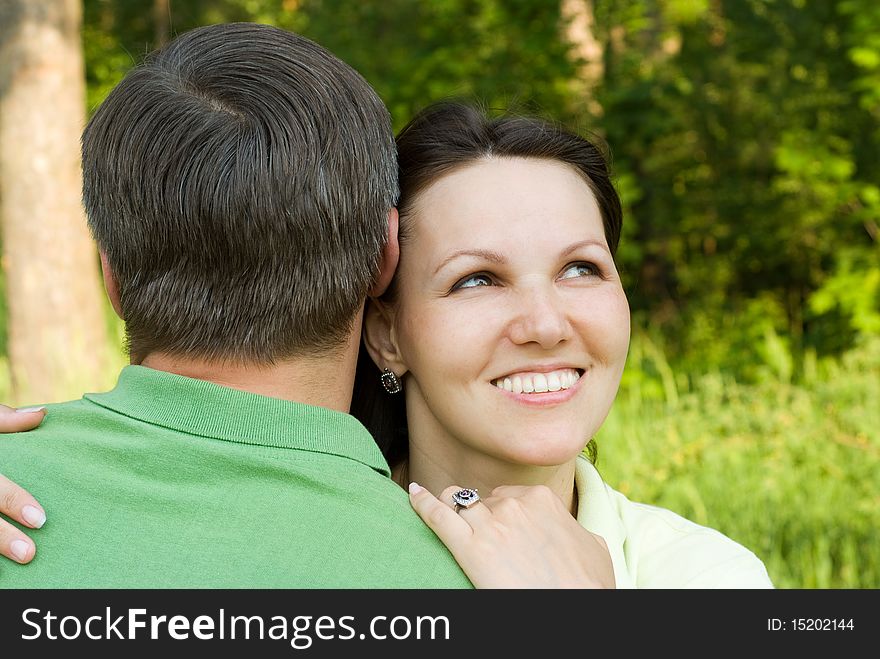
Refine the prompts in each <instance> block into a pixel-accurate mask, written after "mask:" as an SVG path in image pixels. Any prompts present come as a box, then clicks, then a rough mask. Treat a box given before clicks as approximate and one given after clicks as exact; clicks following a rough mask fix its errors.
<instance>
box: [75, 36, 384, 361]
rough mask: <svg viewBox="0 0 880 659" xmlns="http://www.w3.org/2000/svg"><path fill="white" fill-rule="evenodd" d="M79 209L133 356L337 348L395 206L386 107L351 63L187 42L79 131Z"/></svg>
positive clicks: (258, 46)
mask: <svg viewBox="0 0 880 659" xmlns="http://www.w3.org/2000/svg"><path fill="white" fill-rule="evenodd" d="M83 174H84V181H83V197H84V201H85V206H86V211H87V214H88V218H89V225H90V227H91V229H92V233H93V235H94V237H95V239H96V241H97V242H98V245H99V247H100V248H101V249H102V250H103V251H104V252H105V254H106V256H107V260H108V262H109V264H110V269H111V271H112V273H113V275H114V277H115V280H116V284H117V287H118V292H119V298H120V305H121V311H122V315H123V317H124V319H125V323H126V329H127V334H128V341H129V348H130V351H131V353H132V356H133V358H134V359H135V361H139V360H140V359H142V358H143V357H144V356H146V355H147V354H149V353H152V352H163V353H167V354H172V355H178V356H182V357H188V358H199V359H208V360H224V361H234V362H239V363H246V362H259V363H271V362H273V361H276V360H278V359H284V358H288V357H295V356H307V355H320V354H325V353H327V352H330V351H332V350H333V349H334V348H336V347H338V346H339V345H340V343H341V342H342V341H343V340H344V339H345V338H346V336H347V335H348V334H349V333H350V331H351V329H352V321H353V319H354V317H355V315H356V313H357V310H358V309H359V307H360V305H361V303H362V302H363V300H364V297H365V296H366V293H367V291H368V289H369V287H370V285H371V283H372V282H373V280H374V278H375V276H376V274H377V271H378V266H379V258H380V254H381V250H382V246H383V244H384V242H385V239H386V237H387V214H388V211H389V209H390V208H391V207H392V206H393V204H394V201H395V199H396V196H397V182H396V176H397V171H396V161H395V152H394V141H393V137H392V134H391V127H390V120H389V116H388V112H387V110H386V109H385V106H384V105H383V104H382V102H381V100H380V99H379V98H378V96H377V95H376V93H375V91H374V90H373V89H372V88H371V87H370V86H369V85H368V84H367V82H366V81H365V80H364V79H363V78H362V77H361V76H360V75H358V73H357V72H355V71H354V70H353V69H352V68H351V67H349V66H348V65H346V64H345V63H344V62H342V61H340V60H339V59H338V58H336V57H335V56H333V55H332V54H331V53H329V52H328V51H326V50H324V49H323V48H321V47H320V46H318V45H317V44H315V43H314V42H312V41H309V40H308V39H305V38H303V37H301V36H298V35H296V34H292V33H290V32H286V31H284V30H280V29H277V28H273V27H269V26H266V25H258V24H247V23H239V24H227V25H214V26H210V27H203V28H198V29H196V30H193V31H191V32H187V33H185V34H183V35H181V36H180V37H178V38H177V39H175V40H174V41H173V42H172V43H170V44H169V45H168V46H166V47H165V48H163V49H162V50H160V51H158V52H156V53H153V54H152V55H151V56H149V57H148V58H147V60H146V61H145V62H144V63H143V64H142V65H141V66H139V67H137V68H135V69H133V70H132V71H131V72H130V73H129V74H128V75H127V76H126V77H125V79H124V80H123V81H122V82H121V83H119V85H117V87H116V88H115V89H114V90H113V91H112V92H111V93H110V95H109V96H108V97H107V100H106V101H104V103H103V104H102V105H101V107H100V108H99V109H98V110H97V112H96V113H95V115H94V116H93V117H92V119H91V121H90V122H89V125H88V126H87V128H86V130H85V133H84V135H83Z"/></svg>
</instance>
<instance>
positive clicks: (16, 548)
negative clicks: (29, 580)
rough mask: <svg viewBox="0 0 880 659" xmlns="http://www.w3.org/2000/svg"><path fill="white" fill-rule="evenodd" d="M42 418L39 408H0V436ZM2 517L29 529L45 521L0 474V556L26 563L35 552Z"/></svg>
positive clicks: (26, 427) (28, 427)
mask: <svg viewBox="0 0 880 659" xmlns="http://www.w3.org/2000/svg"><path fill="white" fill-rule="evenodd" d="M45 416H46V409H45V408H43V407H38V408H26V409H21V410H16V409H14V408H11V407H6V406H5V405H0V433H11V432H24V431H25V430H31V429H32V428H36V427H37V426H38V425H40V424H41V423H42V422H43V418H44V417H45ZM0 467H2V465H0ZM2 516H6V517H9V518H11V519H14V520H15V521H16V522H19V523H20V524H23V525H24V526H29V527H30V528H32V529H38V528H40V527H41V526H43V524H44V523H45V521H46V513H45V511H44V510H43V507H42V506H41V505H40V504H39V503H37V500H36V499H34V498H33V497H32V496H31V495H30V494H29V493H28V492H27V491H26V490H24V489H22V488H20V487H19V486H18V485H16V484H15V483H13V482H12V481H11V480H9V479H8V478H5V477H4V476H3V475H0V555H3V556H5V557H6V558H10V559H12V560H13V561H15V562H16V563H29V562H30V560H31V559H32V558H33V557H34V553H35V552H36V547H35V546H34V543H33V541H32V540H31V539H30V538H29V537H27V536H26V535H25V534H24V533H22V532H21V531H19V530H18V529H17V528H16V527H15V526H13V525H12V524H10V523H9V522H7V521H6V520H5V519H3V517H2Z"/></svg>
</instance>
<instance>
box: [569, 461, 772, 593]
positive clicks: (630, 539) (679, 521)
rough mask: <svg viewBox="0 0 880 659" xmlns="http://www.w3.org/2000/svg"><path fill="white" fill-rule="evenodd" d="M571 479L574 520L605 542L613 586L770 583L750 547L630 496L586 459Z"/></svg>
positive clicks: (750, 585) (755, 585)
mask: <svg viewBox="0 0 880 659" xmlns="http://www.w3.org/2000/svg"><path fill="white" fill-rule="evenodd" d="M575 483H576V486H577V491H578V515H577V519H578V522H580V524H581V526H583V527H584V528H586V529H587V530H588V531H591V532H592V533H595V534H596V535H600V536H602V538H604V540H605V542H606V543H607V545H608V550H609V551H610V553H611V562H612V564H613V565H614V578H615V580H616V582H617V588H773V584H772V583H771V581H770V577H769V576H768V575H767V570H766V568H765V567H764V564H763V563H762V562H761V561H760V560H759V559H758V557H757V556H755V555H754V554H753V553H752V552H750V551H749V550H748V549H746V548H745V547H743V546H742V545H740V544H738V543H736V542H734V541H733V540H731V539H730V538H728V537H727V536H725V535H723V534H722V533H719V532H718V531H716V530H714V529H710V528H707V527H705V526H700V525H699V524H694V523H693V522H691V521H689V520H687V519H685V518H684V517H682V516H680V515H677V514H676V513H674V512H672V511H671V510H666V509H664V508H658V507H656V506H649V505H646V504H643V503H635V502H633V501H630V500H629V499H627V498H626V497H625V496H624V495H623V494H621V493H620V492H617V491H615V490H614V489H612V488H611V487H609V486H608V485H607V484H606V483H605V482H604V481H603V480H602V477H601V476H600V475H599V472H598V471H596V468H595V467H594V466H593V465H592V464H590V462H589V461H587V460H586V459H584V458H578V461H577V467H576V472H575Z"/></svg>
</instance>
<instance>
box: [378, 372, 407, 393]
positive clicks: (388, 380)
mask: <svg viewBox="0 0 880 659" xmlns="http://www.w3.org/2000/svg"><path fill="white" fill-rule="evenodd" d="M379 379H380V380H382V386H383V387H384V388H385V391H387V392H388V393H389V394H399V393H400V390H401V389H402V388H403V387H401V386H400V380H399V379H398V378H397V376H396V375H394V371H392V370H391V369H390V368H386V369H384V370H383V371H382V375H380V376H379Z"/></svg>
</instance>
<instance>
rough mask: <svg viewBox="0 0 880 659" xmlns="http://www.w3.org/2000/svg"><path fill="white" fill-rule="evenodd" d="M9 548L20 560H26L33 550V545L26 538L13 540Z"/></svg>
mask: <svg viewBox="0 0 880 659" xmlns="http://www.w3.org/2000/svg"><path fill="white" fill-rule="evenodd" d="M9 550H10V551H11V552H12V555H13V556H15V557H16V558H17V559H18V560H20V561H26V560H27V559H28V554H29V553H30V551H31V547H30V545H29V544H28V543H26V542H25V541H24V540H13V541H12V544H11V545H9Z"/></svg>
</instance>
